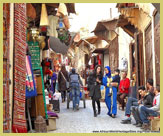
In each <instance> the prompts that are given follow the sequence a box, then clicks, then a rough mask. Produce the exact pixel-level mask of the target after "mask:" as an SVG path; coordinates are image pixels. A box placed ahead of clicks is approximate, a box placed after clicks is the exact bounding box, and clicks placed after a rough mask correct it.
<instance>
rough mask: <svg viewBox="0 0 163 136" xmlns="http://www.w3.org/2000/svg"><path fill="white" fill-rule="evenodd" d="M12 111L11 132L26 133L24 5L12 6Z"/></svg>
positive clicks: (25, 20)
mask: <svg viewBox="0 0 163 136" xmlns="http://www.w3.org/2000/svg"><path fill="white" fill-rule="evenodd" d="M14 7H15V9H14V44H15V45H14V109H13V110H14V111H13V125H12V131H13V132H14V133H27V126H26V116H25V89H26V63H25V62H26V26H27V23H26V22H27V19H26V18H27V17H26V4H23V3H21V4H19V3H16V4H14Z"/></svg>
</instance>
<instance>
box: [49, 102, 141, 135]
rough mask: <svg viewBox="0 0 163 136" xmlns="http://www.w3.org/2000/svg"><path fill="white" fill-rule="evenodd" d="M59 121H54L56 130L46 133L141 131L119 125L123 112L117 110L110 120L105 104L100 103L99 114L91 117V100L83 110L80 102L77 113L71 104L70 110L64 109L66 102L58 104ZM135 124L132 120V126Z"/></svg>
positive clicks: (127, 125)
mask: <svg viewBox="0 0 163 136" xmlns="http://www.w3.org/2000/svg"><path fill="white" fill-rule="evenodd" d="M60 104H61V105H60V109H61V110H60V113H58V115H59V119H57V120H56V124H57V126H56V128H57V129H56V130H55V131H49V132H48V133H93V131H114V132H116V131H131V132H132V131H134V132H139V131H142V130H141V129H140V128H138V127H135V126H134V125H131V124H121V123H120V122H121V120H122V119H123V118H124V111H121V110H118V115H117V117H116V118H114V119H113V118H111V117H109V116H108V115H106V113H107V108H106V105H105V102H101V114H100V115H99V116H97V117H94V116H93V109H92V103H91V100H86V108H85V109H84V108H83V102H82V101H80V109H79V111H73V110H72V102H70V109H67V108H66V104H67V103H66V102H64V103H60ZM133 123H135V122H134V120H132V124H133ZM68 126H69V127H68Z"/></svg>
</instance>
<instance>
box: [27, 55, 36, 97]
mask: <svg viewBox="0 0 163 136" xmlns="http://www.w3.org/2000/svg"><path fill="white" fill-rule="evenodd" d="M34 96H37V91H36V83H35V80H34V75H33V70H32V64H31V57H30V56H26V98H30V97H34Z"/></svg>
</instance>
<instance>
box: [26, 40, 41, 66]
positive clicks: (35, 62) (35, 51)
mask: <svg viewBox="0 0 163 136" xmlns="http://www.w3.org/2000/svg"><path fill="white" fill-rule="evenodd" d="M28 48H29V51H30V54H31V62H32V68H36V67H40V47H39V43H38V42H28Z"/></svg>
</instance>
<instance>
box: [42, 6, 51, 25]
mask: <svg viewBox="0 0 163 136" xmlns="http://www.w3.org/2000/svg"><path fill="white" fill-rule="evenodd" d="M40 26H49V20H48V14H47V10H46V5H45V4H42V9H41V19H40Z"/></svg>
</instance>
